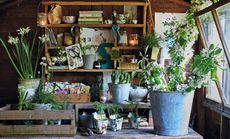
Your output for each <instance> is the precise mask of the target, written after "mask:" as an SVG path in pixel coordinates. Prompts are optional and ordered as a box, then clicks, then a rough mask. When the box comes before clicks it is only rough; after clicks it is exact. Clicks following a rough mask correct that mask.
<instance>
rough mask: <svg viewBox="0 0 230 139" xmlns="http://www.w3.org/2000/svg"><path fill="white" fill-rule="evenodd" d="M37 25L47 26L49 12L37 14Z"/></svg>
mask: <svg viewBox="0 0 230 139" xmlns="http://www.w3.org/2000/svg"><path fill="white" fill-rule="evenodd" d="M37 25H38V26H40V27H45V26H46V25H47V14H46V13H38V14H37Z"/></svg>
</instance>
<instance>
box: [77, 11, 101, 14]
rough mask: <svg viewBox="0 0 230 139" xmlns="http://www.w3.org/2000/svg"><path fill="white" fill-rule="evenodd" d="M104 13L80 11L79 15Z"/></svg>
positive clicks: (99, 12)
mask: <svg viewBox="0 0 230 139" xmlns="http://www.w3.org/2000/svg"><path fill="white" fill-rule="evenodd" d="M102 13H103V11H79V14H102Z"/></svg>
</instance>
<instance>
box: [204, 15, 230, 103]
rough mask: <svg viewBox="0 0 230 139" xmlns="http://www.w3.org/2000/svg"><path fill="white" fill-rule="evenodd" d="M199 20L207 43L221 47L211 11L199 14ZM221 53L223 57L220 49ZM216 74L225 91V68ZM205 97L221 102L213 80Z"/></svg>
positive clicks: (224, 65)
mask: <svg viewBox="0 0 230 139" xmlns="http://www.w3.org/2000/svg"><path fill="white" fill-rule="evenodd" d="M200 21H201V25H202V28H203V30H204V35H205V38H206V40H207V44H208V45H210V44H212V43H213V44H214V45H215V46H217V47H220V48H222V49H223V46H222V44H221V41H220V37H219V34H218V31H217V28H216V25H215V22H214V19H213V16H212V14H211V12H208V13H206V14H204V15H202V16H200ZM222 55H223V57H225V55H224V52H223V51H222ZM222 66H223V67H225V68H226V66H227V65H226V64H225V63H223V65H222ZM227 67H228V66H227ZM228 69H229V67H228ZM217 74H218V78H219V81H220V85H221V87H222V88H223V91H224V92H226V91H225V89H227V88H228V87H227V85H225V84H226V83H227V82H226V79H227V78H226V75H227V70H224V71H223V70H218V71H217ZM206 97H207V98H209V99H211V100H214V101H216V102H221V99H220V96H219V93H218V90H217V86H216V84H215V82H213V81H210V84H209V87H208V93H207V95H206Z"/></svg>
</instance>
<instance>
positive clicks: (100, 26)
mask: <svg viewBox="0 0 230 139" xmlns="http://www.w3.org/2000/svg"><path fill="white" fill-rule="evenodd" d="M74 25H77V26H79V27H95V28H111V27H112V25H111V24H48V25H47V27H50V28H63V27H66V28H69V27H72V26H74ZM119 25H120V27H122V28H143V27H144V24H119Z"/></svg>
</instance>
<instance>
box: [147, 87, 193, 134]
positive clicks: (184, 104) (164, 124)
mask: <svg viewBox="0 0 230 139" xmlns="http://www.w3.org/2000/svg"><path fill="white" fill-rule="evenodd" d="M193 97H194V92H191V93H181V92H164V91H152V92H150V100H151V110H152V116H153V124H154V133H155V134H159V135H165V136H180V135H186V134H188V124H189V118H190V114H191V109H192V102H193Z"/></svg>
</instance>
